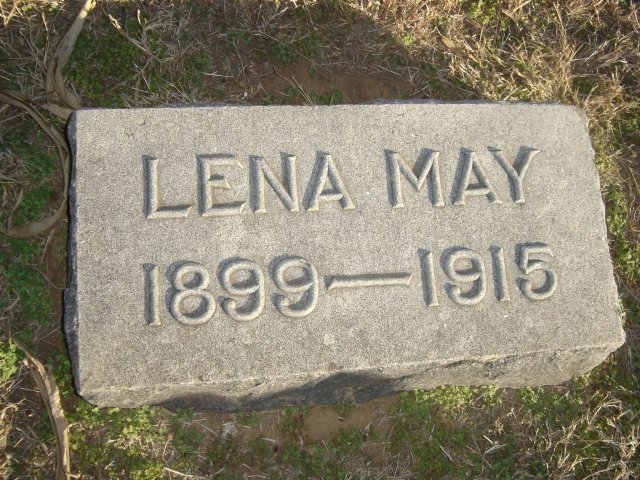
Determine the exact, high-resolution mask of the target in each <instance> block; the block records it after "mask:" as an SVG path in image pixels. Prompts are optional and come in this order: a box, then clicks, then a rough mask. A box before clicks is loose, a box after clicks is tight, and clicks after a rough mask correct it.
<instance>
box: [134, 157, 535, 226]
mask: <svg viewBox="0 0 640 480" xmlns="http://www.w3.org/2000/svg"><path fill="white" fill-rule="evenodd" d="M488 150H489V152H491V155H492V156H493V158H494V159H495V160H496V161H497V162H498V164H499V165H500V166H501V167H502V170H504V172H505V173H506V177H507V181H508V182H509V185H510V187H511V199H512V201H513V202H515V203H519V204H522V203H525V195H524V178H525V175H526V173H527V169H528V168H529V165H530V164H531V161H532V160H533V158H534V157H535V156H536V155H537V154H538V153H539V152H540V151H539V150H537V149H535V148H528V147H521V148H520V150H519V153H518V155H517V156H516V158H515V159H514V161H513V162H511V161H509V160H507V158H506V157H505V155H504V154H503V152H502V151H501V150H498V149H494V148H489V149H488ZM384 158H385V160H386V173H387V188H388V199H389V203H390V204H391V207H393V208H403V207H404V201H403V187H404V188H406V187H407V186H410V187H412V188H413V190H415V191H416V192H420V191H422V190H426V191H427V194H428V197H429V200H430V202H431V204H432V205H433V206H434V207H443V206H445V199H444V194H443V187H442V181H441V175H440V164H439V161H440V152H438V151H437V150H431V149H423V150H422V152H421V153H420V155H419V156H418V158H417V159H416V160H415V162H413V164H411V163H410V162H409V163H408V162H407V160H406V159H404V158H403V157H402V156H401V155H400V154H399V153H397V152H394V151H391V150H385V151H384ZM296 160H297V158H296V156H295V155H282V176H281V178H282V180H280V178H278V176H276V174H275V173H274V172H273V169H272V167H271V166H270V165H269V164H268V163H267V162H266V161H265V159H264V158H262V157H259V156H250V157H249V198H248V199H246V200H245V199H240V200H234V201H226V202H221V201H219V199H218V198H217V196H218V194H219V193H220V191H225V190H231V188H232V187H231V185H230V184H229V180H228V178H227V176H225V173H227V174H228V173H229V169H233V168H240V164H239V163H238V161H237V159H236V156H235V155H231V154H205V155H196V161H197V170H198V177H197V192H198V210H199V213H200V215H201V216H203V217H215V216H227V215H238V214H241V213H242V212H243V211H244V210H245V207H246V206H247V204H249V206H250V210H251V211H252V212H254V213H265V212H266V191H267V188H266V185H267V184H268V185H269V187H271V190H272V191H273V193H274V194H275V196H276V197H277V198H278V199H279V200H280V202H282V204H283V205H284V207H285V208H286V209H287V210H288V211H290V212H299V211H307V212H313V211H317V210H319V209H320V205H321V203H324V202H336V203H337V204H338V205H339V206H340V208H341V209H343V210H352V209H354V208H356V203H355V202H354V200H353V198H352V196H351V194H350V193H349V189H348V187H347V184H346V182H345V181H344V179H343V176H342V174H341V172H340V169H339V168H338V165H337V163H336V161H335V160H334V158H333V156H332V155H331V154H329V153H321V154H319V155H318V156H317V159H316V162H315V164H314V167H313V171H312V173H311V177H310V179H309V181H308V183H307V185H306V188H305V189H304V195H302V196H301V193H300V190H299V187H298V174H297V170H296ZM143 162H144V211H145V216H146V218H148V219H157V218H186V217H188V216H189V214H190V213H191V210H192V209H193V207H194V205H193V204H182V205H169V204H165V203H164V202H163V201H161V199H162V198H163V197H162V195H161V193H160V185H159V171H158V170H159V166H160V160H159V159H157V158H153V157H149V156H145V157H143ZM407 184H408V185H407ZM451 192H452V195H451V199H452V201H451V203H452V204H453V205H465V204H466V201H467V199H468V198H469V197H478V196H479V197H485V198H486V201H488V202H489V203H490V204H493V203H502V202H501V200H500V198H499V197H498V194H497V193H496V190H495V189H494V187H493V184H492V183H491V181H490V179H489V176H488V175H487V172H486V170H485V168H484V167H483V165H482V163H481V162H480V161H479V159H478V158H477V156H476V153H475V152H474V151H472V150H467V149H461V151H460V159H459V162H458V165H457V173H456V176H455V180H454V182H453V185H452V190H451Z"/></svg>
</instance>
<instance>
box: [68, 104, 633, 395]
mask: <svg viewBox="0 0 640 480" xmlns="http://www.w3.org/2000/svg"><path fill="white" fill-rule="evenodd" d="M69 135H70V140H71V144H72V147H73V150H74V158H75V159H74V162H75V166H74V178H73V191H72V205H71V221H72V227H71V237H72V238H71V252H70V255H71V267H72V268H71V270H72V272H71V275H72V281H71V284H70V287H69V290H68V297H67V312H68V313H67V319H66V322H67V333H68V336H69V343H70V346H71V349H72V353H73V360H74V365H75V375H76V384H77V385H78V387H79V391H80V393H81V394H83V395H85V396H86V397H87V398H89V399H91V400H92V401H94V402H95V403H98V404H103V405H105V404H115V405H131V404H136V403H141V402H147V401H149V402H154V403H155V402H159V401H167V400H171V399H172V398H175V397H177V396H179V395H180V393H181V392H184V391H188V390H189V389H190V388H194V389H195V390H197V391H208V392H212V393H214V394H216V395H218V396H219V397H220V398H223V397H225V396H228V397H234V396H235V397H237V398H240V397H242V395H260V394H261V393H265V394H273V393H275V392H277V391H278V389H279V388H285V387H286V388H294V387H296V386H300V385H303V384H306V383H309V382H313V381H317V380H318V379H322V378H325V377H327V376H330V375H331V374H334V373H336V372H379V373H380V375H381V376H385V375H389V376H394V375H396V376H398V377H402V376H403V375H407V376H408V375H409V374H414V373H415V372H417V371H418V370H420V368H417V367H416V366H423V367H424V368H422V371H426V370H428V369H429V368H434V367H437V366H443V365H445V366H450V367H451V370H450V371H451V372H453V373H452V378H451V379H448V378H445V381H446V383H476V384H477V383H499V384H506V385H525V384H541V383H553V382H556V381H561V380H564V379H567V378H569V377H571V376H572V375H574V374H577V373H582V372H584V371H585V370H587V369H589V368H591V367H592V366H594V365H595V364H597V363H598V362H599V361H600V360H602V358H604V355H606V354H607V353H608V352H609V351H611V350H613V349H615V348H616V347H617V346H619V345H620V344H621V343H622V341H623V338H624V334H623V332H622V329H621V325H620V318H619V310H618V304H617V295H616V288H615V283H614V280H613V273H612V267H611V262H610V258H609V253H608V248H607V239H606V229H605V222H604V209H603V204H602V201H601V198H600V195H599V186H598V178H597V172H596V169H595V166H594V162H593V151H592V148H591V145H590V142H589V137H588V132H587V129H586V122H585V118H584V115H583V114H582V113H581V112H580V111H579V110H577V109H575V108H572V107H565V106H560V105H532V104H491V103H465V104H441V103H404V104H378V105H360V106H334V107H297V106H282V107H239V106H218V107H197V108H162V109H130V110H81V111H79V112H77V113H76V114H75V116H74V118H73V120H72V122H71V124H70V127H69ZM571 352H582V353H581V355H582V356H580V355H578V356H576V358H577V359H578V358H579V360H576V361H575V362H573V363H572V362H571V361H568V360H566V361H565V360H563V361H562V362H560V361H558V362H554V360H553V359H554V358H563V359H566V358H570V355H571ZM585 352H587V353H586V354H585ZM589 352H594V353H593V355H591V356H590V353H589ZM538 354H544V355H547V357H548V358H549V360H548V361H547V363H548V366H542V367H540V366H539V365H537V366H535V367H533V366H532V367H531V370H530V371H528V370H527V366H526V362H525V364H524V365H523V363H522V362H520V363H518V362H517V359H519V358H520V359H524V358H527V356H530V355H534V356H535V355H538ZM567 355H569V356H567ZM495 359H502V361H504V362H507V363H508V359H516V361H514V367H513V369H512V370H509V368H508V366H507V367H505V369H504V372H503V373H504V379H502V380H501V379H500V378H499V375H497V376H496V375H494V376H493V377H491V376H489V377H486V375H485V377H481V376H478V375H477V374H475V373H473V372H471V373H469V371H466V370H465V372H466V373H462V374H456V373H455V371H456V370H455V368H454V366H455V365H459V364H460V363H461V362H462V363H464V362H491V361H494V360H495ZM456 362H457V363H456ZM545 365H547V364H546V363H545ZM394 372H395V373H394ZM407 372H408V373H407ZM407 378H408V377H407ZM420 378H421V380H420V381H418V382H417V383H416V384H415V385H414V386H421V385H425V386H426V385H427V384H429V382H430V381H429V380H428V378H427V377H425V376H423V377H420ZM439 381H441V380H439ZM407 385H409V384H407ZM405 386H406V385H405ZM195 390H194V391H195Z"/></svg>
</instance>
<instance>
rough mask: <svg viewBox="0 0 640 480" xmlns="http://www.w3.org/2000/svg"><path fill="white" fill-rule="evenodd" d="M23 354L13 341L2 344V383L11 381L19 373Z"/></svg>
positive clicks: (0, 343) (0, 359)
mask: <svg viewBox="0 0 640 480" xmlns="http://www.w3.org/2000/svg"><path fill="white" fill-rule="evenodd" d="M21 359H22V354H21V352H20V351H19V350H18V348H17V347H16V344H15V343H13V342H12V341H11V340H6V341H5V340H3V341H2V342H0V383H4V382H6V381H7V380H9V379H10V378H11V377H12V376H13V375H14V374H15V373H16V372H17V371H18V364H19V362H20V360H21Z"/></svg>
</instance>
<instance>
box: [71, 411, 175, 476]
mask: <svg viewBox="0 0 640 480" xmlns="http://www.w3.org/2000/svg"><path fill="white" fill-rule="evenodd" d="M161 418H162V411H161V410H160V409H157V408H152V407H147V406H144V407H140V408H132V409H119V408H109V409H100V408H97V407H94V406H92V405H90V404H89V403H87V402H84V401H82V400H80V401H79V402H78V404H77V405H76V407H75V409H74V411H73V412H72V413H71V414H70V415H69V419H70V421H72V422H74V427H72V428H71V450H72V452H73V457H74V460H75V464H76V465H77V466H78V467H79V468H81V469H82V470H83V471H84V472H85V473H87V474H89V475H92V476H94V477H103V478H111V477H118V478H124V477H125V476H126V477H127V478H131V479H137V480H147V479H149V480H151V479H155V478H158V477H160V476H161V475H162V473H163V467H164V462H163V461H162V460H160V459H159V458H158V457H157V455H154V453H155V452H154V451H153V446H154V445H163V444H164V442H165V441H166V437H167V430H166V428H165V427H163V424H162V422H161V421H160V420H161Z"/></svg>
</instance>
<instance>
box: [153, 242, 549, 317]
mask: <svg viewBox="0 0 640 480" xmlns="http://www.w3.org/2000/svg"><path fill="white" fill-rule="evenodd" d="M488 252H489V255H488V256H489V257H490V259H491V263H492V268H491V269H488V268H487V267H486V266H485V257H483V255H482V254H481V253H479V252H477V251H475V250H472V249H470V248H466V247H454V248H449V249H446V250H444V251H443V252H441V254H440V266H441V270H442V274H441V275H443V276H440V275H438V273H437V269H436V268H435V264H436V262H435V260H434V258H435V255H434V252H433V251H431V250H427V249H420V250H418V262H417V263H418V264H419V268H420V271H421V278H422V289H423V293H424V301H425V305H426V306H427V307H428V308H431V307H438V306H439V303H438V292H439V290H440V289H442V291H444V292H445V293H446V295H445V298H446V297H448V298H449V300H450V301H451V302H453V303H454V304H456V305H460V306H463V307H468V306H473V305H477V304H479V303H480V302H483V301H486V294H487V291H488V289H489V286H488V285H489V283H490V274H489V273H488V271H489V270H490V271H491V272H493V285H494V289H493V290H494V297H495V299H496V300H497V301H500V302H508V301H511V299H510V296H509V290H508V288H509V287H508V285H509V282H508V279H507V273H506V271H507V269H506V263H505V255H504V251H503V249H502V247H497V246H492V247H490V248H489V249H488ZM515 252H516V255H515V258H514V259H513V260H514V263H515V265H516V266H517V268H518V269H519V271H520V272H521V275H519V276H518V277H517V278H516V279H515V283H516V285H517V287H518V290H519V291H520V292H521V294H522V295H523V296H524V298H526V299H528V300H531V301H542V300H546V299H548V298H549V297H551V296H552V295H553V294H554V293H555V291H556V288H557V285H558V277H557V274H556V272H555V270H554V269H553V268H552V266H551V265H550V261H551V260H552V258H553V253H552V251H551V248H550V247H549V246H548V245H547V244H545V243H542V242H530V243H524V244H520V245H517V246H516V248H515ZM264 271H265V270H264V269H263V268H262V267H261V266H260V265H258V264H257V263H255V262H253V261H251V260H247V259H243V258H232V259H228V260H225V261H222V262H221V263H220V265H219V274H218V279H219V284H220V287H221V288H222V291H223V295H222V296H220V297H219V302H220V305H221V307H222V311H223V312H224V313H225V315H226V316H228V317H229V318H231V319H233V320H236V321H240V322H247V321H251V320H256V319H257V318H258V317H259V316H260V314H261V313H263V311H264V310H265V308H268V307H267V303H268V299H269V298H270V299H271V303H272V308H275V309H276V310H277V311H278V312H279V313H280V314H281V315H283V316H285V317H288V318H292V319H296V318H303V317H306V316H308V315H310V314H311V313H312V312H313V311H314V309H315V308H316V307H317V304H318V302H319V298H320V293H321V290H322V289H321V287H320V285H321V284H320V281H319V278H320V277H319V274H318V271H317V269H316V267H315V266H314V265H313V264H312V263H311V262H310V261H308V260H307V259H304V258H302V257H297V256H285V257H279V258H276V259H275V260H274V261H273V262H271V264H270V265H269V266H267V269H266V271H268V272H269V276H270V277H271V281H272V284H273V286H274V287H275V291H274V292H272V295H271V296H270V297H269V295H268V294H269V291H268V290H269V288H268V286H267V280H266V275H265V274H264ZM143 273H144V284H145V295H144V302H145V310H146V319H147V323H148V325H150V326H161V325H162V320H161V317H162V316H161V306H160V305H161V304H160V298H161V297H162V298H166V299H167V301H166V306H167V310H168V312H169V314H170V315H171V316H172V317H173V318H174V319H175V320H176V321H178V322H179V323H181V324H183V325H189V326H199V325H204V324H206V323H208V322H209V321H210V320H211V319H212V318H213V316H214V315H215V313H216V297H215V296H214V293H213V291H212V290H211V289H210V283H211V279H210V274H209V271H208V270H207V268H206V267H204V266H203V265H201V264H199V263H195V262H188V261H187V262H179V263H177V264H175V265H174V266H173V267H170V268H169V269H168V270H167V274H168V277H169V278H170V285H169V287H168V289H167V290H166V294H165V295H161V293H162V292H161V290H162V288H163V287H162V286H161V284H160V281H159V270H158V266H156V265H152V264H144V265H143ZM439 277H440V278H439ZM323 278H324V286H325V291H326V292H330V291H336V294H337V293H338V292H339V291H347V292H348V291H352V290H357V289H358V288H380V289H385V288H395V289H396V290H394V291H397V287H407V286H409V285H410V284H411V280H412V278H413V274H412V273H411V272H377V273H356V274H327V275H324V277H323ZM439 280H441V283H440V281H439Z"/></svg>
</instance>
